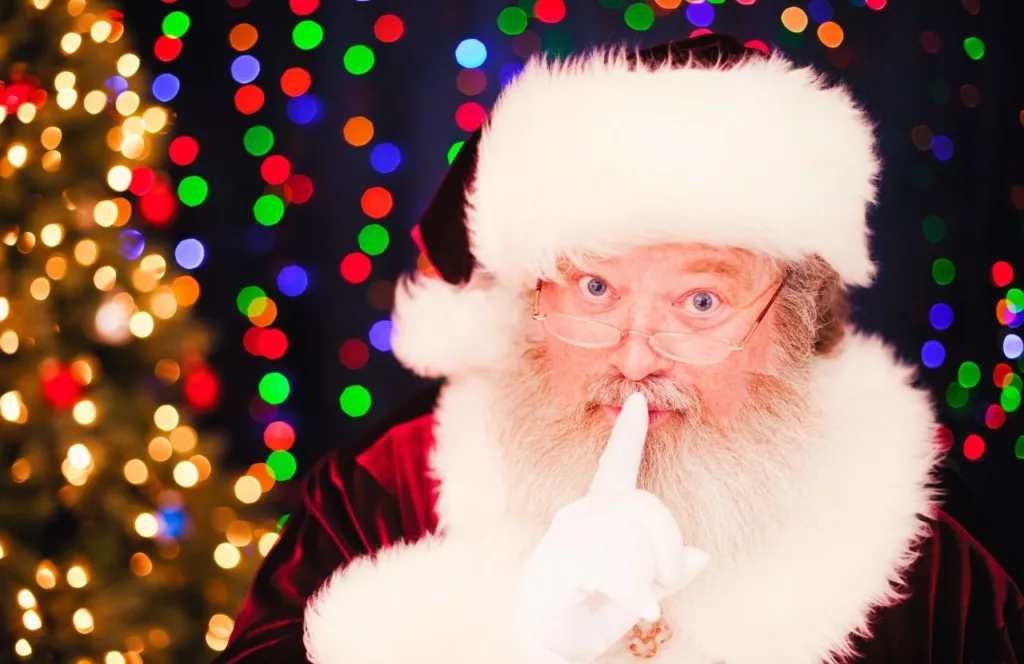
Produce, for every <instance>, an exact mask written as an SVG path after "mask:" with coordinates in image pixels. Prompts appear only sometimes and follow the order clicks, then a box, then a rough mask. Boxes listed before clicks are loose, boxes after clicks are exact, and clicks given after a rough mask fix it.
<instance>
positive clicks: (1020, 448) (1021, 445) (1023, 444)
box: [1013, 436, 1024, 461]
mask: <svg viewBox="0 0 1024 664" xmlns="http://www.w3.org/2000/svg"><path fill="white" fill-rule="evenodd" d="M1013 454H1014V456H1016V457H1017V458H1018V459H1020V460H1021V461H1024V436H1021V437H1019V438H1018V439H1017V443H1016V444H1015V445H1014V446H1013Z"/></svg>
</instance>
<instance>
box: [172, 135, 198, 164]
mask: <svg viewBox="0 0 1024 664" xmlns="http://www.w3.org/2000/svg"><path fill="white" fill-rule="evenodd" d="M167 155H168V156H169V157H170V158H171V161H173V162H174V163H175V164H177V165H178V166H188V165H189V164H191V163H192V162H193V161H195V160H196V157H198V156H199V143H197V142H196V139H194V138H192V137H190V136H179V137H177V138H176V139H174V140H173V141H171V145H170V147H168V148H167Z"/></svg>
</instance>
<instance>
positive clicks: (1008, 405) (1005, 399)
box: [999, 385, 1020, 413]
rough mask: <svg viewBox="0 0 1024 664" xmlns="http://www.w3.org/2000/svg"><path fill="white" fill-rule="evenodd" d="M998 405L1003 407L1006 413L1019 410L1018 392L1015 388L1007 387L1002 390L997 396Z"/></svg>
mask: <svg viewBox="0 0 1024 664" xmlns="http://www.w3.org/2000/svg"><path fill="white" fill-rule="evenodd" d="M999 405H1000V406H1002V407H1003V410H1005V411H1006V412H1007V413H1013V412H1016V410H1017V409H1018V408H1020V390H1018V389H1017V388H1016V387H1012V386H1009V385H1007V386H1006V387H1004V388H1003V391H1002V393H1001V394H1000V395H999Z"/></svg>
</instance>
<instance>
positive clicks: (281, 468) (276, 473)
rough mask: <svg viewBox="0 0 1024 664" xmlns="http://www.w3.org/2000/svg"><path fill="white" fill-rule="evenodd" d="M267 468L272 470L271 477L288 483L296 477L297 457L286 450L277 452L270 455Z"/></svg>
mask: <svg viewBox="0 0 1024 664" xmlns="http://www.w3.org/2000/svg"><path fill="white" fill-rule="evenodd" d="M267 468H269V469H270V473H271V475H273V477H274V479H275V480H277V481H278V482H287V481H288V480H290V479H291V478H293V477H295V471H296V469H297V468H298V464H297V463H295V457H293V456H292V455H291V453H290V452H287V451H285V450H277V451H274V452H271V453H270V456H268V457H267Z"/></svg>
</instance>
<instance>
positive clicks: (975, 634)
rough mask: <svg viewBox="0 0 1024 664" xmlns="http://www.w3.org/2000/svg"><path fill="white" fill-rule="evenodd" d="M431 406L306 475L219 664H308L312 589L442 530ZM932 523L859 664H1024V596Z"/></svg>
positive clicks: (991, 564)
mask: <svg viewBox="0 0 1024 664" xmlns="http://www.w3.org/2000/svg"><path fill="white" fill-rule="evenodd" d="M429 396H430V397H431V398H432V395H429ZM430 403H431V399H427V400H426V401H424V402H423V403H421V404H419V406H418V408H415V407H414V410H417V409H418V410H419V411H420V412H426V413H427V414H423V415H419V416H413V417H406V418H404V419H405V421H403V422H402V423H400V424H397V425H395V426H393V427H391V428H389V429H388V430H387V432H386V433H385V434H383V435H382V436H380V437H379V438H377V439H376V440H375V442H373V443H372V445H370V446H369V448H368V449H366V450H365V451H363V452H362V453H360V454H358V455H357V456H353V455H351V454H346V453H345V451H342V450H338V451H336V452H334V453H332V454H330V455H329V456H328V457H327V458H325V459H324V460H323V461H322V462H321V463H320V464H319V465H317V467H316V468H315V469H314V470H313V471H312V472H311V473H310V475H309V476H308V477H307V478H306V479H305V483H304V491H303V502H302V504H301V506H299V507H298V509H296V510H295V511H294V513H293V514H292V516H291V518H290V519H289V521H288V523H287V525H286V526H285V528H284V529H283V531H282V536H281V539H280V541H279V542H278V543H277V544H276V546H275V547H274V549H273V551H272V552H271V553H270V554H269V555H268V557H267V559H266V561H265V562H264V564H263V566H262V568H261V569H260V571H259V573H258V574H257V576H256V578H255V581H254V583H253V585H252V588H251V590H250V592H249V595H248V597H247V598H246V600H245V603H244V606H243V607H242V609H241V611H240V612H239V613H238V616H237V620H236V624H235V630H234V633H233V634H232V637H231V641H230V644H229V645H228V647H227V649H226V650H225V651H224V652H223V653H222V654H221V655H220V656H219V657H218V658H217V659H216V663H217V664H271V663H273V664H279V663H280V664H295V663H299V662H305V661H306V654H305V653H306V651H305V648H304V645H303V611H304V608H305V606H306V603H307V600H308V599H309V598H310V596H311V595H312V594H313V593H314V591H316V590H317V589H318V587H319V586H321V584H323V583H324V581H325V580H326V579H328V578H329V577H330V576H331V574H332V573H333V572H335V570H336V569H337V568H339V567H343V566H345V565H347V564H349V563H350V562H352V561H353V560H354V559H356V558H358V557H362V556H367V555H368V554H373V553H374V552H379V551H382V550H385V549H387V548H389V547H391V546H392V545H393V544H395V543H396V542H399V541H401V540H409V541H418V540H420V539H421V538H422V537H423V536H424V535H426V534H428V533H432V532H433V531H434V530H435V528H436V526H437V517H436V514H435V510H434V499H435V496H436V484H435V482H434V481H433V480H432V479H431V478H430V475H429V473H428V472H427V471H428V465H427V464H428V452H429V451H430V450H431V449H432V447H433V445H434V437H433V417H432V415H430V414H429V412H430ZM407 415H408V413H407ZM930 525H931V537H929V538H928V539H926V540H925V541H924V543H923V546H922V547H921V555H920V557H919V558H918V559H917V561H916V562H915V563H914V565H913V567H912V568H911V571H910V574H909V576H908V578H907V585H908V587H909V589H910V594H909V597H908V599H906V601H904V602H902V603H900V604H898V605H896V606H891V607H888V608H885V609H883V610H881V611H880V612H879V613H878V614H877V615H876V616H875V619H874V621H873V629H872V632H873V636H872V638H871V639H870V640H867V641H864V640H861V641H858V643H857V645H858V648H859V650H860V653H861V655H860V657H859V658H858V659H856V660H851V661H856V662H858V663H863V664H868V663H871V664H881V663H883V662H885V663H901V664H902V663H911V662H913V663H917V662H922V663H923V662H951V663H953V662H956V663H963V664H968V663H969V664H1018V663H1021V664H1024V599H1022V596H1021V594H1020V592H1019V591H1018V589H1017V588H1016V586H1015V585H1014V583H1013V582H1012V581H1011V580H1010V578H1009V577H1008V575H1007V574H1006V573H1005V572H1004V571H1003V570H1002V569H1001V568H1000V566H999V565H998V564H997V563H996V562H995V560H993V558H992V557H991V556H990V555H989V554H988V553H987V552H986V551H985V549H983V548H982V547H981V545H979V544H978V542H976V541H975V540H974V539H973V538H972V537H971V536H970V535H969V534H968V533H967V532H966V531H965V530H964V529H963V528H962V527H961V526H960V525H959V524H958V523H957V522H956V521H954V520H953V519H952V518H950V517H949V516H947V515H946V514H945V513H940V514H939V516H938V518H937V519H935V520H934V521H933V522H932V523H931V524H930ZM409 599H410V601H415V598H412V597H411V598H409ZM383 619H384V620H386V619H387V618H386V617H385V618H383ZM395 636H396V638H400V635H395ZM452 661H458V660H457V659H455V660H452ZM353 664H356V663H355V662H353ZM481 664H483V663H481Z"/></svg>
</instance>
